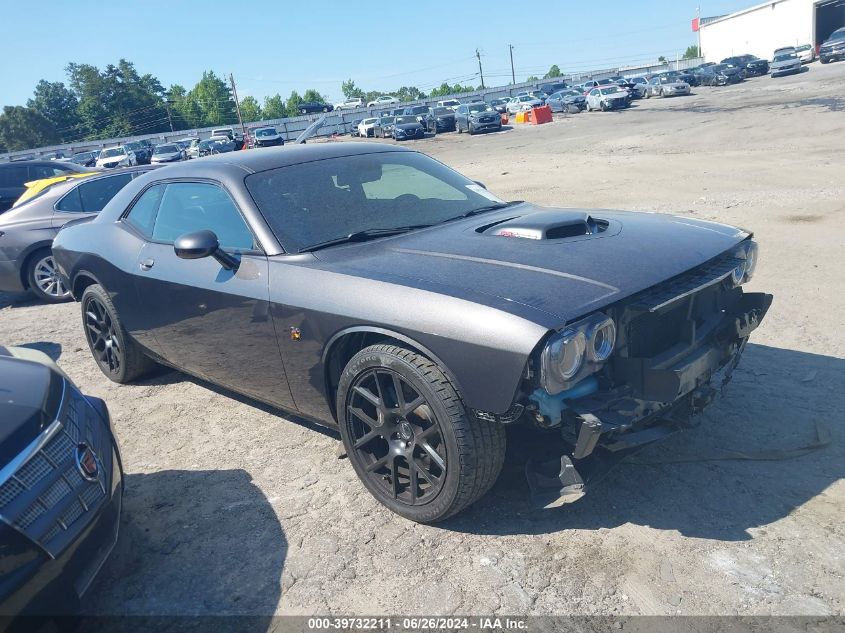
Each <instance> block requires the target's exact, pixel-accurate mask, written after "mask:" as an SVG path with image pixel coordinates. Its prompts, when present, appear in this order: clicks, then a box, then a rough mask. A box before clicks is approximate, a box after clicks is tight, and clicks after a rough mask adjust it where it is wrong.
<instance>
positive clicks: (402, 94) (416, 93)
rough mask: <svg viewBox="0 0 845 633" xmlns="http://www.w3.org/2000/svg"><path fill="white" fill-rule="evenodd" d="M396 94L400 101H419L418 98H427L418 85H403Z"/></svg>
mask: <svg viewBox="0 0 845 633" xmlns="http://www.w3.org/2000/svg"><path fill="white" fill-rule="evenodd" d="M396 96H397V97H398V98H399V101H417V100H418V99H425V93H423V92H422V91H420V89H419V88H417V87H416V86H402V87H401V88H399V90H397V91H396Z"/></svg>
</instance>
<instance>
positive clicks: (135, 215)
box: [125, 185, 167, 239]
mask: <svg viewBox="0 0 845 633" xmlns="http://www.w3.org/2000/svg"><path fill="white" fill-rule="evenodd" d="M166 186H167V185H153V186H152V187H150V188H149V189H147V190H146V191H145V192H144V193H142V194H141V197H140V198H138V200H137V201H136V202H135V204H134V205H133V207H132V209H131V210H130V211H129V215H127V216H126V219H125V221H126V222H127V223H128V224H130V225H131V226H133V227H135V228H136V229H138V230H139V231H140V232H141V234H142V235H144V237H146V238H148V239H150V238H152V235H153V224H154V223H155V218H156V211H157V210H158V205H159V202H161V197H162V195H163V194H164V189H165V187H166Z"/></svg>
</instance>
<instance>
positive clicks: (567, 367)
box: [540, 312, 616, 395]
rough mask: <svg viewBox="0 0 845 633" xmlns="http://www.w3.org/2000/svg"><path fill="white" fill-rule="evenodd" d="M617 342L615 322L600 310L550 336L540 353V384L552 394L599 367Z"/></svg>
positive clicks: (568, 386)
mask: <svg viewBox="0 0 845 633" xmlns="http://www.w3.org/2000/svg"><path fill="white" fill-rule="evenodd" d="M615 345H616V323H614V321H613V319H611V318H610V317H609V316H607V315H606V314H604V313H602V312H597V313H595V314H593V315H591V316H589V317H587V318H585V319H581V320H580V321H578V322H576V323H573V324H571V325H569V326H567V328H566V329H565V330H564V331H563V332H561V333H560V334H555V335H554V336H553V337H552V338H550V339H549V341H548V343H546V346H545V347H544V348H543V351H542V353H541V355H540V384H541V386H542V387H543V389H545V390H546V391H547V392H548V393H550V394H552V395H554V394H557V393H560V392H561V391H563V390H564V389H569V388H570V387H571V386H572V384H573V382H576V381H577V380H580V379H581V378H582V377H583V376H585V375H587V374H591V373H594V372H596V371H598V370H599V369H600V368H601V365H602V363H604V362H605V361H607V360H608V359H609V358H610V355H611V354H612V353H613V348H614V346H615Z"/></svg>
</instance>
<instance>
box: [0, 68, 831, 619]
mask: <svg viewBox="0 0 845 633" xmlns="http://www.w3.org/2000/svg"><path fill="white" fill-rule="evenodd" d="M844 94H845V64H831V65H829V66H821V65H819V64H818V63H816V64H812V66H811V67H810V69H809V71H808V72H805V73H803V74H801V75H798V76H793V77H786V78H782V79H777V80H772V79H770V78H768V77H763V78H759V79H752V80H749V81H747V82H745V83H744V84H742V85H739V86H734V87H727V88H712V89H708V88H699V89H697V90H696V91H695V94H694V95H693V96H690V97H686V98H684V97H679V98H674V99H666V100H655V99H652V100H649V101H639V102H635V105H634V106H633V107H632V108H631V109H630V110H627V111H624V112H619V113H583V114H579V115H572V116H567V117H564V116H562V115H559V116H557V117H556V119H555V121H554V123H552V124H548V125H544V126H538V127H531V126H527V127H526V126H520V127H519V128H518V129H512V130H505V131H503V132H501V133H497V134H490V135H486V136H476V137H471V138H470V137H469V136H468V135H460V136H458V135H457V134H442V135H439V136H438V137H437V138H435V139H430V140H426V141H420V142H416V143H413V144H411V145H412V146H413V147H414V148H416V149H419V150H421V151H424V152H427V153H429V154H431V155H433V156H435V157H436V158H438V159H440V160H442V161H444V162H445V163H447V164H449V165H451V166H454V167H455V168H457V169H458V170H460V171H462V172H463V173H465V174H467V175H468V176H470V177H471V178H475V179H478V180H481V181H483V182H485V183H486V185H487V186H488V187H489V188H490V189H491V190H492V191H495V192H496V193H498V194H499V195H501V196H503V197H505V198H508V199H517V198H518V199H528V200H532V201H535V202H538V203H542V204H557V205H560V206H580V205H583V206H585V207H605V208H622V209H634V210H644V211H657V212H671V213H677V214H681V215H686V214H689V215H690V216H692V217H696V218H705V219H713V220H718V221H724V222H728V223H731V224H737V225H739V226H742V227H747V228H750V229H752V230H754V231H755V233H756V235H757V237H758V240H759V242H760V247H761V262H760V266H759V267H758V271H757V275H756V277H755V279H754V280H753V281H752V282H751V284H750V286H751V288H752V289H754V290H765V291H768V292H773V293H774V295H775V303H774V305H773V306H772V309H771V311H770V313H769V316H768V317H767V319H766V321H765V323H764V325H763V327H762V328H761V329H760V330H758V331H757V332H756V333H755V335H754V336H753V344H750V345H749V346H748V349H747V352H746V355H745V357H744V359H743V362H742V364H741V365H740V367H739V369H738V371H737V372H736V374H735V376H734V380H733V382H732V383H731V384H730V385H729V387H728V388H727V390H726V391H725V393H724V397H723V398H722V399H720V400H719V401H717V403H716V404H714V405H713V406H712V407H711V408H710V409H709V410H708V412H707V413H706V414H705V415H703V416H702V417H701V418H699V420H700V422H701V424H700V425H699V426H697V427H696V428H694V429H692V430H690V431H687V432H686V433H683V434H679V435H675V436H673V437H672V438H670V439H669V440H667V441H665V442H664V443H662V444H659V445H656V446H653V447H650V448H648V449H647V450H646V451H643V452H642V453H640V454H639V455H638V456H637V460H638V461H639V462H640V463H633V464H623V465H621V466H620V467H618V469H617V470H615V471H614V472H613V473H612V474H611V475H610V476H609V477H608V478H607V479H606V480H605V481H604V482H603V483H602V484H601V485H600V486H598V487H596V488H595V489H593V490H592V492H591V493H590V494H588V495H587V496H586V497H585V498H584V499H582V500H581V501H580V502H578V503H576V504H575V505H573V506H570V507H564V508H562V509H559V510H555V511H544V512H536V511H533V510H531V508H530V506H529V504H528V502H527V499H526V493H527V486H526V484H525V482H524V478H523V476H522V473H521V462H520V459H521V455H523V454H524V453H525V452H526V451H527V450H530V444H527V445H526V444H522V445H520V446H519V447H517V449H515V450H513V451H512V454H511V457H512V459H510V461H509V462H508V465H507V466H506V469H505V472H504V473H503V474H502V476H501V478H500V480H499V482H498V484H497V485H496V487H495V488H494V489H493V491H492V493H491V494H490V495H488V496H487V497H486V498H485V499H483V500H482V501H481V502H479V503H478V504H477V505H475V506H473V507H472V508H470V509H469V510H468V511H467V512H465V513H463V514H462V515H460V516H458V517H456V518H454V519H452V520H450V521H449V522H447V523H444V524H442V525H438V526H421V525H416V524H413V523H410V522H408V521H406V520H404V519H401V518H399V517H397V516H395V515H392V514H391V513H390V512H388V511H387V510H385V509H383V508H382V507H381V506H380V505H378V504H377V503H376V502H375V501H374V500H373V499H372V498H371V497H370V495H369V494H368V493H367V492H366V491H365V489H364V487H363V486H362V485H360V484H359V483H358V481H357V480H356V479H355V476H354V474H353V472H352V468H351V466H350V465H349V463H348V462H347V461H346V460H339V459H337V457H336V453H335V451H336V448H337V437H336V436H335V435H334V434H332V433H331V432H326V431H319V430H316V429H315V427H313V426H311V425H309V424H308V423H305V422H303V421H301V420H297V419H292V420H291V419H289V418H288V417H287V416H284V415H281V414H279V413H278V412H275V411H273V410H270V409H268V408H266V407H261V406H255V404H254V403H251V402H249V401H247V400H245V399H242V398H238V397H233V396H232V394H229V393H221V392H219V391H218V390H216V389H214V388H211V387H210V386H209V385H207V384H204V383H200V382H198V381H195V380H192V379H190V378H188V377H186V376H184V375H182V374H179V373H175V372H168V371H162V372H161V373H159V374H158V375H156V376H154V377H153V378H151V379H148V380H147V381H145V382H144V383H142V384H139V385H134V386H118V385H114V384H111V383H109V382H108V381H107V380H106V379H105V378H104V377H103V376H102V375H101V374H100V372H99V371H98V370H97V368H96V367H95V365H94V362H93V361H92V360H91V358H90V354H89V352H88V349H87V346H86V344H85V341H84V338H83V333H82V330H81V327H80V319H79V306H78V305H77V304H64V305H59V306H42V305H38V304H36V303H34V302H33V301H31V300H30V299H29V298H28V297H26V296H11V295H2V294H0V343H2V344H6V345H29V346H33V347H36V348H39V349H42V350H44V351H46V352H47V353H49V354H51V355H52V356H53V357H54V358H57V359H58V361H59V363H60V364H61V365H62V367H63V368H64V369H65V370H66V371H67V373H68V374H69V375H70V376H71V377H72V378H73V379H74V380H75V381H76V382H77V383H78V384H79V386H80V387H81V388H83V390H85V391H86V392H88V393H91V394H93V395H96V396H100V397H102V398H104V399H105V400H106V401H107V402H108V404H109V406H110V409H111V412H112V415H113V418H114V421H115V425H116V428H117V432H118V434H119V436H120V440H121V442H122V450H123V457H124V461H125V465H126V471H127V488H126V500H125V513H124V518H123V523H122V526H121V530H122V534H121V539H120V542H119V544H118V546H117V548H116V550H115V552H114V554H113V556H112V557H111V559H110V560H109V562H108V563H107V564H106V566H105V567H104V569H103V572H102V574H101V576H100V577H99V579H98V581H97V582H96V584H95V585H94V587H93V589H92V591H91V594H90V595H91V600H90V603H89V605H88V609H89V611H90V612H91V613H99V614H221V613H226V614H260V615H267V614H271V613H285V614H316V613H328V612H331V613H335V614H352V613H356V614H396V613H406V614H408V613H417V614H432V613H436V614H450V613H466V614H479V615H490V614H605V615H613V614H632V615H633V614H676V613H680V614H802V615H816V614H842V613H843V611H845V608H844V607H845V605H843V602H845V580H843V575H845V559H843V553H845V527H843V525H845V520H844V519H845V510H843V507H845V506H843V501H845V483H843V476H845V449H843V441H842V440H843V438H844V437H845V431H843V427H842V424H841V423H842V411H843V410H845V341H843V334H842V332H843V328H842V326H843V321H844V320H845V319H843V316H842V315H843V314H845V256H843V254H844V253H845V239H843V235H845V230H844V229H845V145H843V140H845V97H843V96H842V95H844ZM371 142H382V141H371ZM236 340H237V336H236V334H234V335H233V342H236ZM817 431H820V432H821V433H822V435H823V436H824V435H825V434H827V435H829V436H830V438H831V439H832V443H831V444H830V445H829V446H827V447H826V448H823V449H821V450H819V451H815V452H812V453H811V454H809V455H807V456H804V457H800V458H795V459H789V460H778V461H724V460H721V461H700V459H699V458H702V457H708V458H709V457H718V456H724V455H725V452H726V451H740V452H743V453H757V452H759V451H762V450H774V449H793V448H797V447H801V446H805V445H807V444H810V443H812V442H813V441H814V440H815V439H816V433H817ZM686 457H690V458H692V460H693V461H686V462H683V461H682V462H681V463H668V464H667V463H659V462H661V461H666V460H674V459H679V458H680V459H683V458H686ZM695 460H697V461H695ZM643 462H645V463H643Z"/></svg>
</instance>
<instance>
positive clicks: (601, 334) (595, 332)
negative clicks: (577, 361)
mask: <svg viewBox="0 0 845 633" xmlns="http://www.w3.org/2000/svg"><path fill="white" fill-rule="evenodd" d="M614 345H616V324H615V323H614V322H613V319H611V318H610V317H606V318H605V319H604V320H602V321H596V322H595V323H593V324H592V325H591V326H590V328H589V330H587V357H588V358H589V359H590V360H592V361H594V362H597V363H602V362H604V361H606V360H607V359H608V358H610V354H611V353H612V352H613V346H614Z"/></svg>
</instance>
